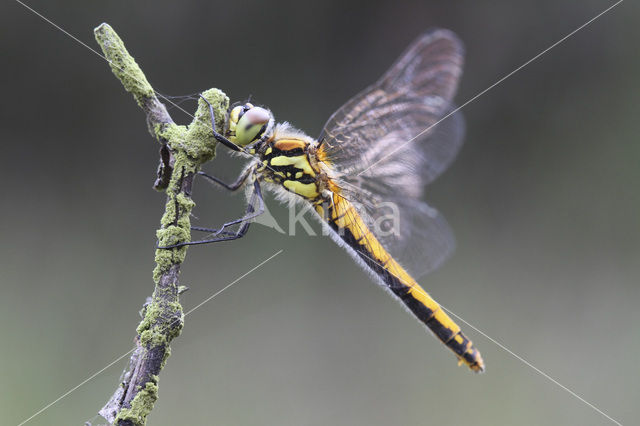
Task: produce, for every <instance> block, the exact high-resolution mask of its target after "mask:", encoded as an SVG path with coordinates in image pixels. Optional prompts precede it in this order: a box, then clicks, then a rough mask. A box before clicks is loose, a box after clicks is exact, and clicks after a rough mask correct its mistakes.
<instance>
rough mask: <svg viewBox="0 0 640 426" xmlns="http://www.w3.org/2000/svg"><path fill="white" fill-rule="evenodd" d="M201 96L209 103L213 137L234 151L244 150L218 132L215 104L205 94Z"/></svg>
mask: <svg viewBox="0 0 640 426" xmlns="http://www.w3.org/2000/svg"><path fill="white" fill-rule="evenodd" d="M200 97H201V98H202V99H203V100H204V101H205V102H206V103H207V105H209V115H210V116H211V130H212V131H213V137H214V138H215V139H216V140H217V141H218V142H220V143H221V144H223V145H224V146H226V147H227V148H229V149H231V150H233V151H239V152H242V151H244V150H243V149H242V148H241V147H239V146H238V145H236V144H235V143H233V142H231V141H230V140H229V139H227V138H225V137H224V136H223V135H221V134H220V133H218V132H216V126H215V122H216V120H215V115H214V114H213V106H211V104H210V103H209V101H208V100H207V99H206V98H205V97H204V96H202V95H200Z"/></svg>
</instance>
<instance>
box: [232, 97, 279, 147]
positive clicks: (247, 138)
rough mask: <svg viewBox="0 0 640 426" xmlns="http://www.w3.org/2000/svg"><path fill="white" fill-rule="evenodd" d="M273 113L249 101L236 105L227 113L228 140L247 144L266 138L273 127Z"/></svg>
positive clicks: (243, 144) (242, 144) (238, 143)
mask: <svg viewBox="0 0 640 426" xmlns="http://www.w3.org/2000/svg"><path fill="white" fill-rule="evenodd" d="M273 123H274V120H273V114H272V113H271V111H269V110H268V109H265V108H262V107H259V106H254V105H252V104H250V103H248V102H247V103H246V104H244V105H238V106H236V107H234V108H233V109H232V110H231V112H230V113H229V132H228V136H229V140H230V141H231V142H233V143H235V144H237V145H240V146H247V145H250V144H252V143H255V142H259V141H261V140H264V139H266V138H267V137H268V136H269V134H270V133H271V131H272V129H273Z"/></svg>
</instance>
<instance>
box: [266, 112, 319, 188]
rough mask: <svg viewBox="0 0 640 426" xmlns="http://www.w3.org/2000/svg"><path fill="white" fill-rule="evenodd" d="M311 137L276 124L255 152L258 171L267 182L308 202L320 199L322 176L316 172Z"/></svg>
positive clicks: (284, 125) (286, 124)
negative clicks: (257, 155)
mask: <svg viewBox="0 0 640 426" xmlns="http://www.w3.org/2000/svg"><path fill="white" fill-rule="evenodd" d="M315 145H316V142H315V140H314V139H313V138H311V137H309V136H307V135H305V134H304V133H302V132H300V131H298V130H295V129H293V128H292V127H291V126H289V124H288V123H282V124H278V125H276V127H275V129H274V131H273V135H272V137H270V138H269V139H268V140H267V141H266V143H265V144H264V146H263V147H261V148H260V149H259V150H258V152H259V154H260V163H261V164H260V166H259V168H258V172H259V173H261V174H262V176H263V177H264V179H265V180H266V181H267V182H272V183H275V184H279V185H281V186H282V187H283V188H284V189H285V190H287V191H289V192H293V193H296V194H298V195H300V196H301V197H304V198H306V199H309V200H315V199H317V198H318V197H319V196H320V192H321V187H322V176H323V173H322V172H321V171H320V170H319V168H318V166H317V164H316V159H315V150H314V149H313V148H314V147H315Z"/></svg>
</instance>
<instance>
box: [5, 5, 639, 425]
mask: <svg viewBox="0 0 640 426" xmlns="http://www.w3.org/2000/svg"><path fill="white" fill-rule="evenodd" d="M28 4H29V5H31V6H32V7H34V8H35V9H36V10H38V11H39V12H41V13H42V14H43V15H45V16H46V17H48V18H49V19H51V20H52V21H53V22H55V23H57V24H59V25H60V26H62V27H63V28H65V29H66V30H68V31H69V32H70V33H72V34H74V35H76V36H77V37H78V38H79V39H81V40H82V41H84V42H86V43H87V44H89V45H90V46H92V47H94V48H97V45H96V44H95V42H94V41H93V34H92V30H93V28H94V27H95V26H96V25H98V24H99V23H101V22H103V21H106V22H109V23H110V24H111V25H112V26H113V27H114V28H115V29H116V31H118V33H119V34H120V35H121V36H122V37H123V38H124V40H125V42H126V45H127V47H128V48H129V50H130V51H131V52H132V54H134V56H135V57H136V58H137V60H138V62H139V63H140V64H141V66H142V68H143V70H144V71H145V72H146V73H147V76H148V78H149V80H150V81H151V83H152V84H153V85H154V87H155V88H156V89H157V90H159V91H160V92H162V93H167V94H171V95H181V94H187V93H193V92H197V91H201V90H203V89H206V88H209V87H218V88H220V89H222V90H224V91H225V92H226V93H227V94H228V95H229V96H230V97H231V98H232V99H233V100H243V99H245V98H246V97H247V96H249V95H253V98H254V99H255V101H256V102H257V103H262V104H266V105H268V106H269V107H270V108H271V109H272V110H273V111H274V113H275V114H276V118H278V119H281V120H287V121H290V122H292V123H294V124H295V125H296V126H298V127H300V128H302V129H305V130H306V131H307V132H308V133H310V134H311V135H317V134H318V133H319V131H320V128H321V126H322V125H323V123H324V121H325V120H326V118H327V117H328V116H329V115H330V114H331V112H332V111H333V110H335V109H336V108H338V107H339V106H340V105H341V104H342V103H343V102H344V101H346V100H347V99H348V98H349V97H350V96H352V95H354V94H355V93H357V92H358V91H359V90H361V89H362V88H364V87H365V86H367V85H368V84H370V83H371V82H373V81H375V80H376V79H377V78H378V77H379V76H380V75H381V74H382V73H383V72H384V71H385V70H386V69H387V67H388V66H389V65H390V64H391V63H392V62H393V61H394V60H395V59H396V57H397V56H398V55H399V54H400V53H401V52H402V51H403V50H404V48H405V47H406V46H407V45H408V44H409V43H410V42H411V40H413V39H414V38H415V37H416V36H417V35H418V34H420V33H421V32H423V31H424V30H425V29H427V28H429V27H434V26H440V27H445V28H449V29H451V30H453V31H455V32H456V33H457V34H459V36H460V37H461V38H462V40H464V42H465V44H466V48H467V63H466V67H465V74H464V76H463V79H462V82H461V87H460V91H459V93H458V96H457V102H458V103H463V102H465V101H466V100H467V99H469V98H471V97H472V96H474V95H475V94H476V93H478V92H480V91H481V90H484V89H485V88H486V87H488V86H489V85H491V84H493V83H494V82H496V81H497V80H498V79H499V78H500V77H502V76H503V75H505V74H507V73H509V72H511V71H512V70H513V69H515V68H516V67H517V66H519V65H521V64H522V63H524V62H525V61H527V60H528V59H530V58H531V57H533V56H534V55H536V54H538V53H539V52H540V51H542V50H543V49H545V48H546V47H548V46H549V45H551V44H552V43H554V42H556V41H557V40H559V39H560V38H561V37H563V36H564V35H566V34H567V33H569V32H570V31H572V30H574V29H575V28H577V27H578V26H580V25H582V24H584V23H585V22H586V21H588V20H589V19H591V18H592V17H594V16H595V15H597V14H598V13H599V12H601V11H602V10H604V9H605V8H606V7H608V6H610V5H611V4H613V2H609V1H592V0H587V1H585V0H581V1H577V0H575V1H569V0H564V1H560V2H558V1H552V0H538V1H533V0H527V1H517V2H513V1H495V2H484V3H481V2H476V1H471V0H465V1H457V2H436V1H401V0H395V1H381V2H375V1H369V2H364V1H359V2H358V1H351V2H343V1H322V2H295V1H286V0H279V1H270V2H263V1H249V2H195V1H184V2H168V1H156V2H125V1H112V2H100V3H97V2H96V3H93V2H84V1H43V0H38V1H36V0H31V1H29V2H28ZM638 18H640V7H639V6H638V4H637V2H632V1H627V2H624V3H622V4H620V5H619V6H618V7H617V8H615V9H613V10H612V11H611V12H610V13H609V14H607V15H605V16H603V17H602V18H601V19H599V20H597V21H596V22H594V23H593V24H592V25H590V26H589V27H587V28H585V29H584V30H583V31H581V32H579V33H578V34H576V35H575V36H574V37H572V38H570V39H569V40H567V41H566V42H565V43H563V44H561V45H560V46H558V47H557V48H555V49H553V50H552V51H550V52H549V53H548V54H546V55H544V56H543V57H541V58H540V59H539V60H537V61H535V62H534V63H532V64H531V65H529V66H527V67H526V68H524V69H523V70H522V71H521V72H519V73H518V74H516V75H515V76H513V77H512V78H510V79H509V80H507V81H505V82H504V83H503V84H501V85H499V86H498V87H496V88H495V89H493V90H492V91H490V92H489V93H487V94H486V95H484V96H482V97H481V98H479V99H478V100H477V101H475V102H473V103H472V104H470V105H469V106H468V107H466V108H465V109H464V115H465V117H466V121H467V137H466V142H465V146H464V148H463V150H462V152H461V154H460V156H459V158H458V160H457V161H456V162H455V163H454V165H453V167H452V168H451V169H450V170H449V171H448V172H447V173H445V174H444V176H443V177H441V178H440V179H439V180H438V181H437V182H436V183H435V184H433V185H432V187H431V188H430V191H429V193H428V201H430V203H431V204H432V205H433V206H435V207H437V208H438V209H439V210H440V211H442V212H443V213H444V215H445V216H446V217H447V218H448V220H449V222H450V223H451V226H452V227H453V229H454V230H455V232H456V236H457V242H458V249H457V252H456V254H455V255H454V257H453V258H452V259H451V260H450V261H449V262H447V263H446V264H445V265H444V267H442V268H441V269H440V270H439V271H437V272H436V273H434V274H432V275H430V276H428V277H426V278H423V279H422V280H421V282H422V283H423V285H424V287H425V288H426V289H428V290H429V291H430V292H431V294H432V295H433V296H434V297H435V298H436V299H437V300H438V301H440V302H441V303H442V304H443V305H444V306H446V307H448V308H450V309H452V310H453V311H454V312H455V313H457V314H459V315H461V316H462V317H463V318H464V319H465V320H467V321H468V322H470V323H472V324H473V325H474V326H476V327H478V328H479V329H480V330H483V331H484V332H486V333H487V334H488V335H490V336H491V337H493V338H495V339H497V340H498V341H500V342H502V343H503V344H504V345H506V346H507V347H508V348H510V349H511V350H513V351H514V352H515V353H517V354H519V355H520V356H522V357H524V358H525V359H527V360H528V361H530V362H531V363H533V364H534V365H535V366H537V367H538V368H540V369H541V370H543V371H545V372H547V373H548V374H549V375H550V376H552V377H553V378H555V379H557V380H558V381H559V382H561V383H562V384H564V385H566V386H567V387H569V388H571V389H573V390H575V392H577V393H578V394H580V395H582V396H583V397H584V398H585V399H586V400H588V401H590V402H592V403H593V404H595V405H596V406H597V407H599V408H601V409H602V410H603V411H605V412H607V413H608V414H609V415H611V416H612V417H614V418H615V419H617V420H618V421H620V422H622V423H623V424H634V423H636V422H637V421H638V405H637V402H638V400H640V368H639V367H638V354H639V352H640V333H639V331H638V323H639V322H640V310H638V308H637V306H638V302H639V301H640V288H639V286H638V282H639V279H640V262H638V260H639V257H640V220H639V219H640V191H638V184H639V183H640V167H639V160H640V145H639V144H638V137H637V135H638V134H639V133H640V120H638V116H639V115H640V106H639V105H640V95H639V93H640V92H639V90H638V89H639V87H640V86H639V84H638V80H637V78H638V75H639V74H640V58H639V56H638V47H637V41H638V40H639V39H640V26H639V25H638ZM0 22H1V26H0V48H1V50H2V56H3V60H2V65H3V66H2V70H1V72H2V82H3V85H2V86H3V89H2V93H3V97H4V101H3V102H2V105H1V106H0V108H2V114H1V115H0V117H1V120H2V129H3V143H2V158H3V162H2V175H3V176H4V178H3V181H2V182H3V185H2V186H3V191H2V199H3V201H2V208H1V209H0V235H1V236H2V243H1V244H0V268H1V269H0V270H1V275H0V280H1V289H2V297H1V298H0V338H1V340H2V343H1V345H0V395H1V396H0V412H1V413H2V421H1V423H2V424H3V425H4V424H7V425H15V424H18V423H19V422H21V421H22V420H24V419H26V418H27V417H29V416H30V415H32V414H33V413H35V412H36V411H37V410H39V409H40V408H42V407H43V406H44V405H46V404H48V403H49V402H51V401H53V400H55V399H56V398H57V397H58V396H60V395H61V394H62V393H64V392H65V391H67V390H68V389H70V388H72V387H74V386H75V385H77V384H78V383H80V382H81V381H82V380H84V379H86V378H87V377H89V376H90V375H92V374H93V373H94V372H96V371H98V370H99V369H101V368H102V367H103V366H105V365H106V364H107V363H109V362H111V361H112V360H114V359H115V358H116V357H118V356H120V355H121V354H123V353H124V352H126V351H127V350H129V349H130V348H131V347H132V341H133V337H134V329H135V326H136V325H137V323H138V321H139V317H138V310H139V309H140V307H141V305H142V303H143V302H144V300H145V297H146V296H148V295H149V294H150V293H151V291H152V288H153V283H152V280H151V270H152V268H153V253H154V244H155V237H154V231H155V229H156V227H157V225H158V222H159V218H160V214H161V211H162V209H163V205H164V195H163V194H160V193H156V192H154V191H153V190H152V189H151V185H152V183H153V180H154V175H155V169H156V164H157V159H158V155H157V151H158V145H157V143H156V142H155V141H154V140H152V138H151V137H150V136H149V134H148V133H147V130H146V125H145V120H144V115H143V114H142V112H141V111H139V109H138V107H137V106H136V105H135V103H134V102H133V100H132V99H131V97H130V96H129V95H128V94H127V93H125V92H124V90H123V89H122V87H121V86H120V83H119V82H118V81H117V80H116V79H115V78H114V76H113V75H112V74H111V72H110V70H109V69H108V67H107V65H106V64H105V63H104V61H103V60H102V59H100V58H99V57H98V56H96V55H95V54H93V53H92V52H90V51H89V50H87V49H86V48H84V47H82V46H81V45H79V44H78V43H77V42H75V41H73V40H71V39H70V38H69V37H67V36H66V35H64V34H63V33H61V32H60V31H58V30H56V29H54V28H53V27H52V26H51V25H49V24H47V23H45V22H44V21H43V20H42V19H40V18H39V17H37V16H35V15H34V14H33V13H31V12H29V11H27V10H26V9H25V8H24V7H22V6H21V5H19V4H18V3H16V2H13V1H7V2H4V5H3V6H2V13H1V14H0ZM192 108H193V106H192V105H189V106H188V108H187V109H189V110H192ZM171 113H172V114H173V117H174V119H176V120H177V121H180V122H185V123H186V122H188V121H190V118H189V117H188V116H186V115H185V114H183V113H180V112H179V111H177V110H175V109H172V110H171ZM222 151H224V150H222V149H221V150H219V156H218V158H217V159H216V160H215V162H214V163H212V164H210V165H209V167H208V170H209V171H211V172H215V174H216V175H218V176H222V177H225V178H227V179H229V180H230V179H231V178H232V177H235V176H236V175H237V174H238V171H239V170H240V167H241V162H240V161H239V160H238V159H229V157H228V155H226V153H223V152H222ZM195 199H196V201H197V202H198V207H197V210H196V215H198V216H199V217H200V218H201V222H202V223H204V224H211V225H214V224H218V223H221V222H223V221H224V220H225V219H229V218H234V217H236V216H237V215H238V213H239V212H240V211H241V210H242V208H243V197H242V196H230V195H228V194H226V193H224V192H222V191H217V190H215V189H211V188H209V187H208V186H206V185H202V184H201V183H199V184H197V186H196V188H195ZM268 203H269V207H270V208H271V211H272V212H273V214H274V215H275V216H276V218H277V219H278V220H280V221H282V222H283V223H286V221H287V211H286V210H285V209H284V208H282V207H280V206H278V205H277V203H276V202H275V200H273V199H272V198H269V200H268ZM298 234H299V235H297V236H295V237H288V236H286V235H281V234H278V233H276V232H274V231H273V230H271V229H269V228H266V227H261V226H255V227H254V228H253V229H252V232H250V233H249V235H248V236H247V237H246V238H244V239H243V240H241V241H237V242H234V243H228V244H218V245H211V246H205V247H197V248H194V249H191V250H189V254H188V258H187V261H186V264H185V265H184V267H183V272H182V281H183V284H186V285H188V286H189V287H190V288H191V290H190V291H189V292H187V293H186V294H185V295H184V297H183V302H184V306H185V309H186V310H188V309H189V308H191V307H193V306H195V305H196V304H198V303H199V302H201V301H202V300H203V299H205V298H206V297H208V296H210V295H211V294H213V293H215V292H216V291H218V290H220V289H221V288H223V287H224V286H226V285H227V284H229V283H230V282H231V281H233V280H234V279H236V278H237V277H239V276H241V275H242V274H244V273H245V272H246V271H248V270H249V269H251V268H253V267H254V266H255V265H257V264H259V263H260V262H261V261H263V260H264V259H266V258H268V257H269V256H271V255H272V254H274V253H275V252H276V251H278V250H280V249H283V250H284V252H283V253H282V254H280V255H279V256H277V257H276V258H275V259H273V260H272V261H270V262H269V263H267V264H266V265H264V266H263V267H261V268H260V269H258V270H257V271H256V272H254V273H252V274H250V275H248V276H247V277H246V278H244V279H242V280H241V281H239V282H238V283H237V284H235V285H234V286H232V287H231V288H229V289H228V290H226V291H225V292H224V293H222V294H221V295H219V296H218V297H216V298H215V299H214V300H212V301H211V302H209V303H208V304H206V305H204V306H203V307H202V308H200V309H198V310H197V311H196V312H194V313H193V314H192V315H190V316H188V317H187V318H186V324H185V329H184V332H183V334H182V335H181V336H180V337H179V338H178V339H177V340H176V341H175V342H174V344H173V355H172V356H171V358H170V359H169V362H168V365H167V367H166V369H165V370H164V371H163V373H162V376H161V378H160V399H159V401H158V403H157V405H156V408H155V410H154V411H153V413H152V415H151V417H150V419H149V424H151V425H177V424H193V425H200V424H217V425H334V424H335V425H365V424H366V425H436V424H438V425H462V424H465V425H515V424H517V425H550V424H553V425H606V424H612V423H611V422H610V421H608V420H607V419H606V418H605V417H603V416H601V415H600V414H598V413H597V412H595V411H594V410H592V409H591V408H589V407H588V406H587V405H585V404H584V403H583V402H581V401H579V400H578V399H576V398H574V397H573V396H571V395H570V394H569V393H567V392H565V391H564V390H562V389H560V388H559V387H557V386H556V385H555V384H553V383H551V382H550V381H549V380H547V379H546V378H544V377H542V376H541V375H540V374H538V373H536V372H535V371H533V370H532V369H531V368H529V367H527V366H526V365H524V364H523V363H522V362H520V361H518V360H517V359H515V358H514V357H512V356H511V355H509V354H508V353H507V352H505V351H504V350H502V349H500V348H499V347H498V346H496V345H495V344H494V343H492V342H491V341H489V340H487V339H486V338H485V337H483V336H482V335H480V334H479V333H477V332H476V331H474V330H472V329H471V328H470V327H468V326H465V327H463V328H464V329H465V330H466V332H467V334H468V335H469V336H470V337H471V338H472V339H473V340H474V342H475V343H476V344H477V346H478V347H479V349H480V350H481V351H482V354H483V356H484V359H485V361H486V363H487V373H486V374H484V375H479V376H478V375H473V374H471V373H470V372H469V371H467V370H466V369H465V368H463V367H459V368H458V367H456V363H455V359H454V357H453V356H452V355H451V353H450V352H449V351H447V350H446V349H444V348H443V347H442V345H441V344H440V343H439V342H438V341H437V340H436V339H434V338H433V337H432V336H430V335H428V334H427V333H426V332H425V331H424V330H423V328H422V327H421V326H420V325H419V324H418V323H417V322H416V321H415V320H414V319H412V318H411V317H410V316H409V315H408V314H406V313H405V312H404V311H403V309H401V308H400V306H399V305H398V304H397V303H395V302H394V301H392V300H391V299H390V298H389V297H388V296H387V295H386V294H385V293H384V292H383V291H381V290H380V289H378V288H376V286H375V284H373V283H372V282H371V281H370V279H369V277H368V275H367V274H366V273H364V272H363V271H361V270H360V269H359V267H358V266H357V265H356V264H355V263H354V262H353V261H352V260H351V259H350V258H349V257H348V256H346V255H345V252H343V251H342V250H341V249H339V248H338V247H337V246H335V244H334V243H333V242H332V241H330V240H329V239H327V238H319V237H309V236H305V235H302V234H303V233H301V232H299V233H298ZM328 271H330V272H331V274H327V272H328ZM335 276H338V277H339V279H335V278H328V277H335ZM125 365H126V362H125V361H121V362H119V363H117V364H116V365H114V366H113V367H111V368H109V369H107V370H106V371H104V372H103V373H101V374H100V375H98V376H97V377H95V378H94V379H92V380H90V381H89V382H88V383H86V384H85V385H83V386H82V387H81V388H80V389H78V390H77V391H75V392H73V393H71V394H70V395H68V396H67V397H65V398H64V399H62V400H61V401H59V402H58V403H56V404H55V405H53V406H52V407H51V408H49V409H48V410H46V411H45V412H43V413H42V414H40V415H39V416H38V417H36V418H35V419H33V420H32V421H31V422H30V423H29V424H30V425H63V424H65V425H70V424H82V423H83V422H84V421H85V420H92V421H95V419H94V416H95V414H96V412H97V410H98V409H99V408H100V407H102V405H103V404H104V403H105V402H106V401H107V399H108V398H109V396H110V395H111V393H112V392H113V391H114V389H115V387H116V384H117V383H118V378H119V376H120V374H121V372H122V370H123V369H124V367H125Z"/></svg>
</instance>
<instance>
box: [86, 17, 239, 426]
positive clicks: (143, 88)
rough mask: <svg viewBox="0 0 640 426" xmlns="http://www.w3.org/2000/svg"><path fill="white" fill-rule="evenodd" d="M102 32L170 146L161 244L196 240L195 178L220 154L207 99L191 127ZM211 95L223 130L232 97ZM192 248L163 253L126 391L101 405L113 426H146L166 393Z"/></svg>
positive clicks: (116, 68) (119, 71) (156, 132)
mask: <svg viewBox="0 0 640 426" xmlns="http://www.w3.org/2000/svg"><path fill="white" fill-rule="evenodd" d="M94 33H95V37H96V40H97V41H98V44H100V46H101V47H102V51H103V52H104V55H105V57H106V58H107V60H108V61H109V64H110V65H111V69H112V71H113V73H114V74H115V75H116V77H118V79H120V81H121V82H122V84H123V85H124V88H125V89H126V90H127V91H128V92H130V93H131V94H132V95H133V97H134V98H135V100H136V102H137V103H138V105H139V106H140V107H141V108H142V109H143V110H144V112H145V113H146V115H147V123H148V126H149V130H150V132H151V134H152V135H153V136H154V137H156V138H157V139H158V140H159V141H160V142H161V143H162V145H163V160H162V162H161V169H160V170H159V177H158V181H156V185H155V186H156V188H158V189H166V193H167V203H166V207H165V212H164V215H163V216H162V220H161V226H160V229H159V230H158V231H157V237H158V244H159V246H160V247H165V246H171V245H175V244H179V243H182V242H188V241H189V240H190V238H191V235H190V221H189V215H190V213H191V210H192V209H193V207H194V202H193V201H192V200H191V186H192V183H193V178H194V176H195V174H196V172H197V171H198V170H199V168H200V166H201V164H202V163H204V162H205V161H208V160H210V159H212V158H213V157H214V155H215V145H216V141H215V139H214V137H213V132H212V130H211V121H210V119H209V110H208V106H207V105H206V103H205V102H204V101H203V100H202V99H201V100H200V101H199V104H198V109H197V111H196V113H195V115H194V119H193V121H192V122H191V124H189V125H188V126H179V125H177V124H175V123H174V122H173V120H172V119H171V117H170V116H169V113H168V112H167V109H166V108H165V106H164V105H163V104H162V103H161V102H160V101H159V100H158V98H157V97H156V94H155V91H154V90H153V88H152V87H151V85H150V84H149V83H148V82H147V79H146V77H145V76H144V74H143V73H142V70H141V69H140V67H139V66H138V64H136V62H135V60H134V59H133V57H132V56H131V55H130V54H129V52H127V50H126V48H125V47H124V43H123V42H122V40H121V39H120V37H118V35H117V34H116V33H115V31H114V30H113V29H112V28H111V27H110V26H109V25H107V24H102V25H100V26H98V27H97V28H96V29H95V30H94ZM203 96H204V97H205V98H206V99H207V101H208V102H209V103H211V105H212V106H213V109H214V114H215V126H216V129H217V130H218V131H220V130H221V129H222V127H223V124H224V120H225V114H226V111H227V109H228V107H229V99H228V98H227V96H226V95H225V94H224V93H223V92H221V91H219V90H217V89H210V90H207V91H205V92H203ZM186 251H187V247H186V246H183V247H180V248H173V249H168V250H164V249H159V250H156V256H155V261H156V268H155V270H154V272H153V279H154V281H155V289H154V292H153V296H152V297H151V300H150V301H149V303H148V304H146V305H145V308H144V309H143V316H144V318H143V320H142V322H141V323H140V324H139V325H138V328H137V330H136V332H137V336H136V339H135V342H136V348H135V350H134V351H133V353H132V355H131V358H130V361H129V367H128V369H127V370H126V372H125V374H124V375H123V380H122V382H121V383H120V385H119V387H118V389H117V390H116V392H115V393H114V395H113V396H112V397H111V399H110V400H109V402H108V403H107V404H106V405H105V406H104V407H103V408H102V409H101V410H100V415H102V416H103V417H104V418H105V419H107V421H109V422H110V423H112V424H117V425H119V426H125V425H126V426H129V425H131V426H134V425H135V426H137V425H143V424H145V422H146V418H147V415H148V414H149V412H150V411H151V409H152V408H153V405H154V403H155V401H156V399H157V398H158V375H159V373H160V371H161V370H162V368H163V367H164V363H165V361H166V359H167V357H168V356H169V354H170V348H169V344H170V343H171V341H172V340H173V339H174V338H175V337H176V336H178V335H179V334H180V331H181V330H182V325H183V315H184V314H183V312H182V307H181V306H180V302H179V284H178V274H179V272H180V265H181V264H182V262H183V261H184V258H185V254H186Z"/></svg>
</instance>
